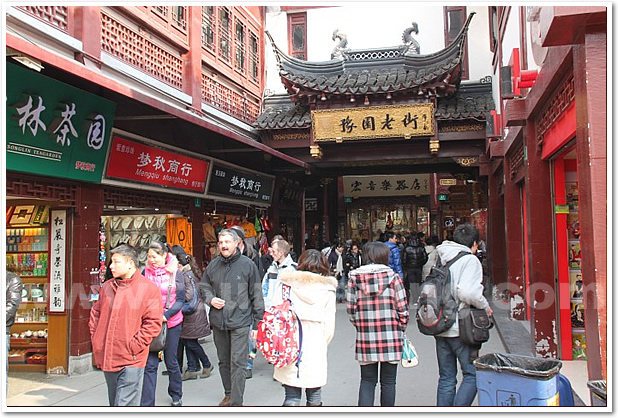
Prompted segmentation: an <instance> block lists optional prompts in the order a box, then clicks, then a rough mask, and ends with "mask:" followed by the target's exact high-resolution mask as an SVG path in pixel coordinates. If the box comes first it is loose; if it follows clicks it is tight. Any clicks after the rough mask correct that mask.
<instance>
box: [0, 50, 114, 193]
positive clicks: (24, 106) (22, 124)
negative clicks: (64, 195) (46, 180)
mask: <svg viewBox="0 0 618 418" xmlns="http://www.w3.org/2000/svg"><path fill="white" fill-rule="evenodd" d="M6 80H7V83H6V103H7V106H6V168H7V169H9V170H15V171H23V172H27V173H35V174H42V175H48V176H52V177H63V178H69V179H74V180H81V181H88V182H94V183H100V182H101V176H102V174H103V165H104V164H105V156H106V155H107V148H108V145H109V139H110V135H111V129H112V125H113V124H114V121H113V119H114V113H115V111H116V104H115V103H114V102H111V101H109V100H106V99H103V98H101V97H99V96H97V95H95V94H91V93H88V92H86V91H83V90H80V89H77V88H75V87H72V86H69V85H67V84H64V83H61V82H59V81H57V80H54V79H53V78H49V77H46V76H44V75H41V74H39V73H36V72H34V71H30V70H26V69H24V68H21V67H19V66H17V65H14V64H11V63H8V62H7V63H6Z"/></svg>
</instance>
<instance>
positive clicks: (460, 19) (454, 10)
mask: <svg viewBox="0 0 618 418" xmlns="http://www.w3.org/2000/svg"><path fill="white" fill-rule="evenodd" d="M465 23H466V6H444V46H448V45H450V44H451V43H453V41H454V40H455V38H457V35H458V34H459V32H461V29H462V28H463V26H464V24H465ZM461 78H462V80H468V79H469V70H468V44H467V43H466V46H465V50H464V57H463V59H462V64H461Z"/></svg>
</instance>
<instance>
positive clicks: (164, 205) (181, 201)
mask: <svg viewBox="0 0 618 418" xmlns="http://www.w3.org/2000/svg"><path fill="white" fill-rule="evenodd" d="M192 199H193V198H190V197H186V196H176V195H166V194H160V193H152V192H147V191H141V190H130V191H128V190H127V189H119V188H111V187H105V188H104V189H103V202H104V204H105V205H114V206H118V207H130V206H132V207H134V208H150V209H154V208H160V209H161V210H163V209H173V210H180V211H181V212H183V213H189V209H190V204H191V203H192V202H193V200H192Z"/></svg>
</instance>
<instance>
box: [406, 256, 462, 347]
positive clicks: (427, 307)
mask: <svg viewBox="0 0 618 418" xmlns="http://www.w3.org/2000/svg"><path fill="white" fill-rule="evenodd" d="M466 255H472V253H468V252H465V251H461V252H460V253H459V254H457V256H455V258H453V259H452V260H451V261H449V262H448V263H446V264H445V265H442V263H441V262H440V259H439V258H438V264H437V265H435V266H434V267H432V268H431V271H430V273H429V275H428V276H427V278H426V279H425V281H424V282H423V283H421V288H420V296H419V298H418V309H417V311H416V324H417V325H418V329H419V331H420V332H421V333H422V334H425V335H438V334H441V333H443V332H444V331H446V330H448V329H449V328H450V327H452V326H453V324H454V323H455V319H456V318H457V308H458V307H457V300H456V299H455V297H454V296H453V291H452V281H451V271H450V267H451V265H453V263H455V262H456V261H457V260H459V259H460V258H461V257H464V256H466Z"/></svg>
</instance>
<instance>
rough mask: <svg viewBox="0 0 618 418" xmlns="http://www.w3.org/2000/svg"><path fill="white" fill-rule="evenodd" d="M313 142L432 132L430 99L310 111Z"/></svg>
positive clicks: (432, 110) (407, 136)
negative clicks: (388, 104) (428, 101)
mask: <svg viewBox="0 0 618 418" xmlns="http://www.w3.org/2000/svg"><path fill="white" fill-rule="evenodd" d="M311 125H312V126H311V127H312V130H313V132H314V139H315V141H316V142H320V141H335V142H342V141H346V140H355V139H375V138H404V139H410V138H411V137H413V136H414V137H416V136H424V137H427V136H433V135H434V134H435V126H434V125H435V123H434V105H433V103H420V104H408V105H398V106H372V107H355V108H348V109H324V110H313V111H311Z"/></svg>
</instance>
